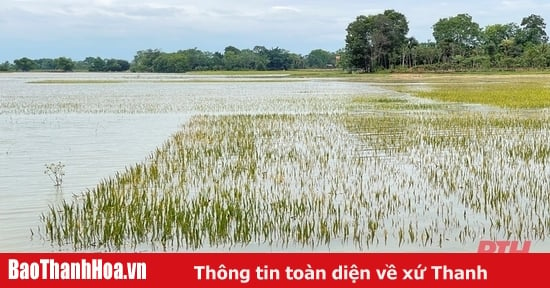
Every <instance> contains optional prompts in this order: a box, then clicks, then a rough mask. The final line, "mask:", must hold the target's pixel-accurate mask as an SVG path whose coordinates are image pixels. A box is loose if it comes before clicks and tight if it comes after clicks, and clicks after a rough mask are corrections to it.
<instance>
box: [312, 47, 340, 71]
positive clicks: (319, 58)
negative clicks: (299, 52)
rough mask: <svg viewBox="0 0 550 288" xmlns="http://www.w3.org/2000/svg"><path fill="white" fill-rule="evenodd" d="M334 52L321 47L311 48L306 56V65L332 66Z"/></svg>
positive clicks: (315, 66) (316, 66)
mask: <svg viewBox="0 0 550 288" xmlns="http://www.w3.org/2000/svg"><path fill="white" fill-rule="evenodd" d="M335 60H336V58H335V56H334V53H331V52H328V51H326V50H323V49H315V50H311V52H309V54H308V55H307V57H306V63H307V66H308V67H310V68H326V67H333V66H334V65H335V64H336V62H335Z"/></svg>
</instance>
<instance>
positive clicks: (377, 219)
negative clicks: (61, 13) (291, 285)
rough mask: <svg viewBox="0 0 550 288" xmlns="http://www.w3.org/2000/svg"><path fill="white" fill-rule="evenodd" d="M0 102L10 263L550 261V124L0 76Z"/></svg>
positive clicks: (207, 81) (222, 80)
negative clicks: (515, 243) (404, 257)
mask: <svg viewBox="0 0 550 288" xmlns="http://www.w3.org/2000/svg"><path fill="white" fill-rule="evenodd" d="M0 105H1V106H0V131H1V134H0V197H1V199H2V201H1V202H0V250H1V251H59V250H62V251H73V250H77V251H88V250H91V251H163V250H167V251H228V250H230V251H281V250H283V251H405V252H406V251H413V252H415V251H434V252H437V251H451V252H475V251H476V250H477V246H478V244H479V241H481V240H522V241H523V240H530V241H532V244H531V251H533V252H535V251H548V250H549V249H550V244H549V243H550V241H548V240H547V239H546V238H547V237H548V236H550V197H549V196H550V195H549V193H550V188H549V187H550V143H549V142H548V141H547V139H549V137H550V125H549V123H550V122H549V120H550V119H549V118H550V116H549V115H548V113H545V112H543V111H538V110H529V111H528V112H526V111H516V110H503V109H496V108H492V107H488V106H480V105H462V104H450V103H445V104H443V103H439V102H435V101H432V100H424V99H417V98H414V97H411V96H409V95H407V94H404V93H399V92H395V91H393V90H390V88H389V86H383V85H374V84H369V83H357V82H345V81H339V80H337V79H305V78H304V79H299V78H288V77H280V76H275V75H272V76H269V75H263V76H261V77H255V76H242V77H236V76H196V75H186V74H162V75H159V74H135V73H134V74H132V73H127V74H126V73H121V74H118V73H117V74H93V73H70V74H65V73H52V74H48V73H36V74H33V73H10V74H0ZM59 162H61V163H62V164H63V165H65V166H64V168H63V170H64V175H63V176H62V178H63V182H62V184H61V185H59V186H55V185H54V184H55V183H53V181H52V179H50V177H48V175H47V174H45V172H46V170H45V165H46V164H50V163H59Z"/></svg>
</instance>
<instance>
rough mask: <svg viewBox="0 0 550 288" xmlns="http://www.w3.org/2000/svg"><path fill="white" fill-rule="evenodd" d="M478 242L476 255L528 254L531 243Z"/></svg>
mask: <svg viewBox="0 0 550 288" xmlns="http://www.w3.org/2000/svg"><path fill="white" fill-rule="evenodd" d="M520 244H521V242H520V241H487V240H482V241H479V246H478V248H477V253H529V249H530V248H531V241H524V242H523V245H522V246H521V245H520Z"/></svg>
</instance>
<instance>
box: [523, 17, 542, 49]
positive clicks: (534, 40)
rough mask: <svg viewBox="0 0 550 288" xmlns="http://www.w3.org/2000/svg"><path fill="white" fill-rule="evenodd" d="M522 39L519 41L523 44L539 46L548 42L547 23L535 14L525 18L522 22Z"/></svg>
mask: <svg viewBox="0 0 550 288" xmlns="http://www.w3.org/2000/svg"><path fill="white" fill-rule="evenodd" d="M521 28H522V36H523V37H522V39H519V41H520V43H521V44H524V45H525V44H528V43H530V44H533V45H538V44H542V43H547V42H548V35H546V30H545V29H546V23H545V22H544V19H543V18H542V17H541V16H539V15H535V14H531V15H529V16H527V17H524V18H523V19H522V20H521Z"/></svg>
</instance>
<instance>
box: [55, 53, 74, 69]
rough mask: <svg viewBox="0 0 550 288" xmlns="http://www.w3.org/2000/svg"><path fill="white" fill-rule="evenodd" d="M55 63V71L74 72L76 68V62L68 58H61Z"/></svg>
mask: <svg viewBox="0 0 550 288" xmlns="http://www.w3.org/2000/svg"><path fill="white" fill-rule="evenodd" d="M54 63H55V69H57V70H62V71H65V72H68V71H73V68H74V65H75V64H74V62H73V60H71V58H67V57H59V58H56V59H55V60H54Z"/></svg>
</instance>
